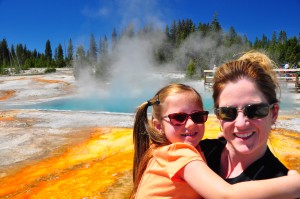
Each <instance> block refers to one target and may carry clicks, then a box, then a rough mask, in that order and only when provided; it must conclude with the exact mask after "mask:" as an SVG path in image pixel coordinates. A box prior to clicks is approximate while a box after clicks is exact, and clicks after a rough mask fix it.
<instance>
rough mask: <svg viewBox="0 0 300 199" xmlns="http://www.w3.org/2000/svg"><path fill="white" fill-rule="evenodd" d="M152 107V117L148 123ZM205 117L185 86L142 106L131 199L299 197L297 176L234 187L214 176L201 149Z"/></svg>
mask: <svg viewBox="0 0 300 199" xmlns="http://www.w3.org/2000/svg"><path fill="white" fill-rule="evenodd" d="M150 107H151V108H152V118H151V120H150V121H148V114H147V111H148V108H150ZM207 116H208V111H205V110H203V102H202V98H201V96H200V94H199V93H198V92H197V91H196V90H195V89H193V88H192V87H190V86H188V85H184V84H170V85H167V86H165V87H163V88H162V89H161V90H159V91H158V92H157V93H156V94H155V95H154V97H153V98H152V99H150V100H149V101H147V102H144V103H142V104H141V105H140V106H139V107H138V109H137V113H136V116H135V122H134V129H133V141H134V164H133V183H134V188H133V192H132V195H131V198H136V199H138V198H142V199H147V198H151V199H152V198H174V199H176V198H201V196H202V197H204V198H240V197H241V195H242V194H244V193H245V192H247V195H245V196H244V197H243V198H258V197H259V198H282V197H285V198H293V197H297V196H299V195H300V176H299V175H298V174H297V175H294V176H288V177H281V178H277V179H271V180H263V181H253V182H242V183H237V184H235V185H230V184H228V183H226V182H225V181H224V180H223V179H222V178H220V176H218V175H216V174H215V172H213V171H212V170H211V169H209V167H208V166H207V164H206V163H205V159H204V158H203V156H202V154H201V149H200V147H199V142H200V140H201V139H202V137H203V134H204V130H205V122H206V120H207ZM282 184H285V185H286V186H282ZM248 192H249V193H248Z"/></svg>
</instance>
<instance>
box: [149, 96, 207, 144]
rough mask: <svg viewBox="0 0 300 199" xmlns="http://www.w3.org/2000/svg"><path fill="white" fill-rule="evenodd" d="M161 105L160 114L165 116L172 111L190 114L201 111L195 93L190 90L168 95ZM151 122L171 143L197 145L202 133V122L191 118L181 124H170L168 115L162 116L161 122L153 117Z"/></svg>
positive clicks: (203, 127) (203, 126)
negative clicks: (197, 122) (195, 121)
mask: <svg viewBox="0 0 300 199" xmlns="http://www.w3.org/2000/svg"><path fill="white" fill-rule="evenodd" d="M161 105H162V106H163V110H162V116H167V115H169V114H172V113H188V114H190V113H193V112H195V111H202V108H201V106H200V105H199V103H197V102H196V100H195V94H194V93H191V92H183V93H180V94H176V95H171V96H168V97H167V98H166V100H165V101H164V103H163V104H161ZM153 122H154V126H155V127H156V129H157V130H159V131H160V132H161V133H165V134H166V137H167V139H168V140H169V141H170V142H171V143H175V142H183V143H187V144H190V145H192V146H197V145H198V144H199V142H200V140H201V139H202V137H203V135H204V129H205V125H204V123H203V124H196V123H194V122H193V121H192V120H191V118H189V119H188V120H187V121H186V123H185V124H183V125H181V126H174V125H172V124H171V123H170V119H169V118H168V117H165V118H163V120H162V121H161V122H159V121H158V120H156V119H154V120H153Z"/></svg>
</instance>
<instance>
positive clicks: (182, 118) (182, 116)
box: [163, 111, 209, 126]
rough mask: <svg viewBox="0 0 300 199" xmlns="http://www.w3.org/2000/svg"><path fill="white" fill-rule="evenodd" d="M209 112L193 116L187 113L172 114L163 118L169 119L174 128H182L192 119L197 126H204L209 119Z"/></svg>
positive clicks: (196, 113)
mask: <svg viewBox="0 0 300 199" xmlns="http://www.w3.org/2000/svg"><path fill="white" fill-rule="evenodd" d="M208 113H209V112H208V111H197V112H193V113H191V114H187V113H172V114H169V115H166V116H163V118H169V119H170V122H171V124H172V125H173V126H181V125H184V124H186V122H187V120H188V119H189V118H191V120H192V121H193V122H194V123H195V124H202V123H204V122H206V120H207V117H208Z"/></svg>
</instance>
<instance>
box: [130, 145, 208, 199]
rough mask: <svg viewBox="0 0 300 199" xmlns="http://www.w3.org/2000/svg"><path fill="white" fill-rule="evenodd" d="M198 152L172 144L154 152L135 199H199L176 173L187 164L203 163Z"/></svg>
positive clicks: (194, 149) (191, 148)
mask: <svg viewBox="0 0 300 199" xmlns="http://www.w3.org/2000/svg"><path fill="white" fill-rule="evenodd" d="M198 150H199V151H200V147H199V149H198ZM198 150H197V149H196V148H195V147H193V146H191V145H189V144H185V143H174V144H171V145H167V146H163V147H160V148H158V149H156V150H154V152H153V158H152V159H151V160H150V161H149V163H148V165H147V168H146V170H145V172H144V174H143V176H142V179H141V182H140V184H139V187H138V190H137V193H136V197H135V198H138V199H147V198H151V199H153V198H162V197H164V198H174V199H176V198H180V199H182V198H201V196H200V195H199V194H197V192H196V191H194V190H193V189H192V188H191V187H190V186H189V185H188V184H187V183H186V182H185V181H184V180H183V179H182V178H180V177H179V176H178V171H179V170H180V169H182V168H183V167H184V166H185V165H186V164H188V163H189V162H191V161H194V160H200V161H204V158H203V155H202V154H200V153H199V151H198Z"/></svg>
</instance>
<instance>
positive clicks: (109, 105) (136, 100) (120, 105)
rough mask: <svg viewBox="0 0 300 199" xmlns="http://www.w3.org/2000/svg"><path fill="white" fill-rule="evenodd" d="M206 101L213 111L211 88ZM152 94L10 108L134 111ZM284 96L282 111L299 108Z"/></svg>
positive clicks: (60, 100)
mask: <svg viewBox="0 0 300 199" xmlns="http://www.w3.org/2000/svg"><path fill="white" fill-rule="evenodd" d="M200 93H201V95H202V99H203V102H204V108H205V110H208V111H209V112H210V113H213V100H212V97H211V96H212V93H211V91H210V90H205V91H203V90H202V91H200ZM151 97H152V94H151V95H150V94H148V95H147V94H143V96H136V97H129V96H112V97H107V98H103V97H101V98H100V97H96V96H94V97H92V96H90V97H85V98H63V99H57V100H53V101H48V102H44V103H38V104H32V105H23V106H14V107H10V108H17V109H19V108H22V109H42V110H71V111H101V112H117V113H134V112H135V111H136V108H137V106H138V105H139V104H141V103H143V102H144V101H147V100H148V99H150V98H151ZM288 97H289V96H288V95H286V96H282V98H281V103H280V107H281V110H282V111H286V112H292V111H294V110H295V109H299V108H300V106H299V102H298V103H297V102H296V101H295V100H293V99H290V98H288Z"/></svg>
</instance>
